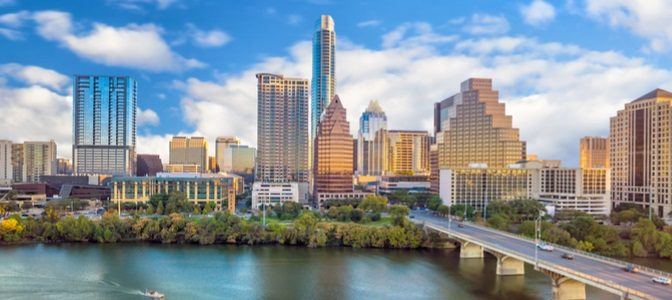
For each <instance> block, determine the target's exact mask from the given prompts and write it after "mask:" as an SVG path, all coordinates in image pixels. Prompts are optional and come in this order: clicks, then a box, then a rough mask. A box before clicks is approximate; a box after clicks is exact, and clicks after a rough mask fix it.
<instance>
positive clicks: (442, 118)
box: [434, 78, 526, 169]
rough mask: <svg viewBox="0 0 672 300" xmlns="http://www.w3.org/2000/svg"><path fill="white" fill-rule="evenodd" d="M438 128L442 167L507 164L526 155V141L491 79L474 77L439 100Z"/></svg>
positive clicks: (436, 107)
mask: <svg viewBox="0 0 672 300" xmlns="http://www.w3.org/2000/svg"><path fill="white" fill-rule="evenodd" d="M434 130H435V134H436V143H437V144H438V157H439V166H440V167H441V168H442V169H443V168H465V167H468V166H469V165H470V164H474V163H477V164H486V165H487V166H488V167H490V168H504V167H506V166H507V165H508V164H512V163H515V162H518V161H520V160H523V159H525V157H526V146H525V142H523V141H520V139H519V133H518V129H517V128H513V126H512V118H511V116H508V115H506V113H505V106H504V103H500V102H499V92H498V91H495V90H493V89H492V80H491V79H481V78H470V79H468V80H466V81H464V82H462V84H461V88H460V93H458V94H456V95H453V96H452V97H450V98H448V99H445V100H443V101H441V102H439V103H436V104H435V105H434Z"/></svg>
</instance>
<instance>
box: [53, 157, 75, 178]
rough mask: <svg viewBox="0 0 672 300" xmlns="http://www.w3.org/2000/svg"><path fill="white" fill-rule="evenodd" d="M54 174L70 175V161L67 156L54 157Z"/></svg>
mask: <svg viewBox="0 0 672 300" xmlns="http://www.w3.org/2000/svg"><path fill="white" fill-rule="evenodd" d="M56 174H59V175H72V162H70V160H69V159H67V158H57V159H56Z"/></svg>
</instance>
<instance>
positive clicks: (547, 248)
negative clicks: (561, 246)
mask: <svg viewBox="0 0 672 300" xmlns="http://www.w3.org/2000/svg"><path fill="white" fill-rule="evenodd" d="M537 247H539V249H541V250H542V251H548V252H553V246H551V245H549V244H537Z"/></svg>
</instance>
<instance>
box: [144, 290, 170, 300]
mask: <svg viewBox="0 0 672 300" xmlns="http://www.w3.org/2000/svg"><path fill="white" fill-rule="evenodd" d="M144 295H145V296H146V297H148V298H152V299H163V298H165V296H164V295H163V294H161V293H159V292H157V291H155V290H145V294H144Z"/></svg>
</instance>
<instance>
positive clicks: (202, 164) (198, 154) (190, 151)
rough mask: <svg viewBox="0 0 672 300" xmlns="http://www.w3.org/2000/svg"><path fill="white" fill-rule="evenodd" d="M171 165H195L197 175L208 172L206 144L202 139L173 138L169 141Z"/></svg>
mask: <svg viewBox="0 0 672 300" xmlns="http://www.w3.org/2000/svg"><path fill="white" fill-rule="evenodd" d="M169 163H170V164H171V165H197V166H198V171H197V172H199V173H206V172H207V171H208V169H209V168H208V142H207V141H206V140H205V138H204V137H191V138H188V137H184V136H175V137H173V138H172V139H171V140H170V153H169Z"/></svg>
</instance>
